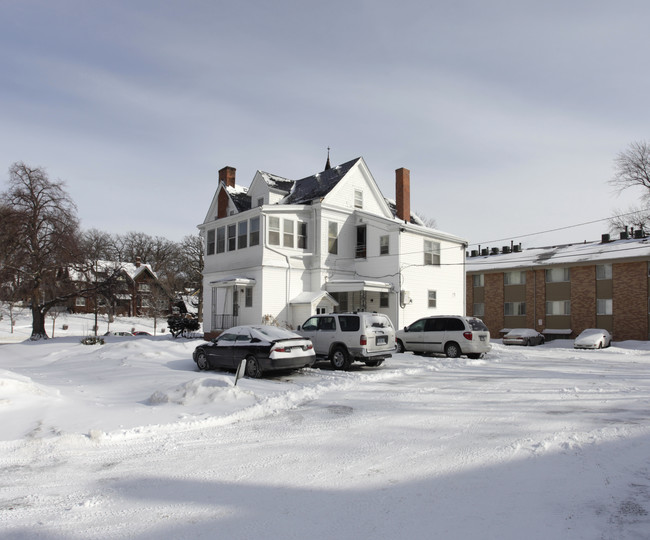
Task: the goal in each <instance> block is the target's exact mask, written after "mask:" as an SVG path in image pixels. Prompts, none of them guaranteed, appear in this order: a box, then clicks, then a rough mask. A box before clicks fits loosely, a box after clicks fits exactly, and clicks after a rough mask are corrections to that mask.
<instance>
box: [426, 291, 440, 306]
mask: <svg viewBox="0 0 650 540" xmlns="http://www.w3.org/2000/svg"><path fill="white" fill-rule="evenodd" d="M437 296H438V293H437V292H436V291H429V294H428V303H429V307H430V308H434V307H436V305H437V298H436V297H437Z"/></svg>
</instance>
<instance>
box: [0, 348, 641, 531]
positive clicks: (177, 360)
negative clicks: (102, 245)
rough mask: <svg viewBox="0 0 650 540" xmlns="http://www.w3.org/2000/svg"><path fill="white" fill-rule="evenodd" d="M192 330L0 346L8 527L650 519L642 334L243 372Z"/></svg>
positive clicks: (531, 527) (373, 527) (477, 525)
mask: <svg viewBox="0 0 650 540" xmlns="http://www.w3.org/2000/svg"><path fill="white" fill-rule="evenodd" d="M197 343H198V342H196V341H187V340H178V341H174V340H172V339H170V338H168V337H157V338H126V337H125V338H118V337H115V338H111V339H110V340H109V342H108V343H107V344H106V345H104V346H84V345H81V344H79V341H78V338H72V337H70V338H60V339H55V340H50V341H49V342H45V343H28V342H26V343H17V344H9V345H2V346H0V425H1V426H2V427H1V428H0V471H1V475H0V478H2V480H1V481H0V486H1V487H0V494H1V499H0V530H1V531H2V537H3V538H34V537H39V538H46V539H61V538H79V539H81V538H84V539H85V538H98V539H99V538H158V539H160V538H229V539H232V538H282V539H287V538H314V539H320V538H322V539H326V538H327V539H329V538H343V539H364V538H368V539H371V538H372V539H377V538H386V539H388V538H416V539H417V538H422V539H424V538H427V539H428V538H495V539H496V538H498V539H521V538H527V539H535V538H539V539H545V540H547V539H549V538H553V539H558V538H584V539H595V538H616V539H625V538H630V539H632V538H648V537H650V534H649V533H648V531H650V516H649V514H648V512H650V452H648V448H650V445H649V443H650V375H649V373H650V372H649V368H650V351H649V350H648V344H647V343H625V344H615V345H614V346H613V347H612V348H610V349H607V350H602V351H576V350H574V349H573V348H571V346H572V343H571V342H568V341H560V342H553V343H549V344H546V345H543V346H540V347H535V348H523V347H503V346H502V345H500V344H499V343H498V342H496V343H495V344H494V349H493V351H492V352H491V353H490V354H489V355H488V356H487V357H486V358H485V359H482V360H474V361H470V360H467V359H458V360H450V359H446V358H441V357H440V358H431V357H422V356H415V355H412V354H397V355H395V356H394V358H392V359H389V360H387V361H386V362H385V363H384V364H383V365H382V366H381V367H379V368H367V367H360V366H359V367H357V366H355V368H354V369H353V370H352V371H350V372H338V371H331V370H330V369H329V366H328V365H327V364H317V365H316V368H315V369H305V370H301V371H299V372H289V373H282V374H279V375H277V376H273V377H266V378H263V379H261V380H252V379H242V380H240V381H239V383H238V385H237V386H236V387H235V386H233V380H234V375H233V374H232V373H226V372H207V373H206V372H198V371H196V367H195V365H194V362H193V361H192V360H191V353H192V350H193V348H194V346H195V345H196V344H197Z"/></svg>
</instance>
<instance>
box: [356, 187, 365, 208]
mask: <svg viewBox="0 0 650 540" xmlns="http://www.w3.org/2000/svg"><path fill="white" fill-rule="evenodd" d="M354 207H355V208H363V191H361V190H360V189H355V190H354Z"/></svg>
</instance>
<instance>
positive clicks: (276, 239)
mask: <svg viewBox="0 0 650 540" xmlns="http://www.w3.org/2000/svg"><path fill="white" fill-rule="evenodd" d="M269 244H271V245H272V246H279V245H280V218H279V217H273V216H270V217H269Z"/></svg>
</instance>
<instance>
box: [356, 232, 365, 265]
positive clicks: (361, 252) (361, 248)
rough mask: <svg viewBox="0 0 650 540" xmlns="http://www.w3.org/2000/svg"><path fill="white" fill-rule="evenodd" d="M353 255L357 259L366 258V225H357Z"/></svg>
mask: <svg viewBox="0 0 650 540" xmlns="http://www.w3.org/2000/svg"><path fill="white" fill-rule="evenodd" d="M354 256H355V257H356V258H357V259H365V258H366V226H365V225H359V226H358V227H357V244H356V249H355V251H354Z"/></svg>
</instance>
